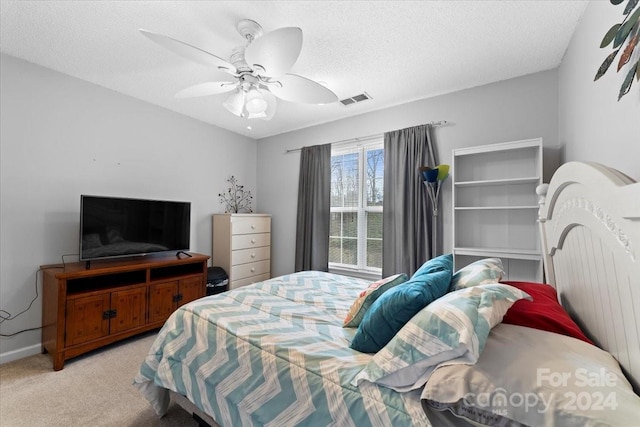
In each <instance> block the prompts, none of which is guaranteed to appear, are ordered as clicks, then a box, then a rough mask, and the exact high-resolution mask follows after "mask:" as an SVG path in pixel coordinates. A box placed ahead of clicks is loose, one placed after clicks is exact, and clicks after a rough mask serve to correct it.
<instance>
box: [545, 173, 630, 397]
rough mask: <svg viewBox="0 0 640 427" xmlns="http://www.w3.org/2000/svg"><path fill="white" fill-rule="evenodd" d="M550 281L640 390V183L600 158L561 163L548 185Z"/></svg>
mask: <svg viewBox="0 0 640 427" xmlns="http://www.w3.org/2000/svg"><path fill="white" fill-rule="evenodd" d="M538 193H539V194H540V195H542V196H543V198H542V199H541V204H540V212H539V220H540V227H541V231H542V233H541V235H542V249H543V254H544V255H543V256H544V264H545V276H546V282H547V283H550V284H551V285H553V286H555V287H556V289H557V291H558V295H559V298H560V302H561V303H562V305H563V306H564V307H565V309H566V310H567V311H568V312H569V314H570V315H571V317H573V319H574V320H575V321H576V322H577V323H578V324H579V325H580V326H581V327H582V328H583V330H584V331H585V333H586V334H587V335H588V336H589V337H590V338H592V339H593V341H594V342H596V343H597V344H598V346H600V347H601V348H603V349H605V350H607V351H608V352H610V353H611V354H612V355H613V356H614V357H615V358H616V359H617V360H618V362H619V363H620V365H621V366H622V368H623V370H624V371H625V374H626V376H627V378H628V379H629V381H630V382H631V383H632V385H633V387H634V389H635V391H636V393H639V391H640V183H636V182H635V181H634V180H632V179H631V178H629V177H627V176H626V175H624V174H622V173H620V172H619V171H617V170H614V169H611V168H608V167H606V166H603V165H600V164H597V163H580V162H569V163H566V164H564V165H562V166H561V167H560V168H558V170H557V171H556V173H555V174H554V175H553V178H552V179H551V182H550V183H549V186H548V189H547V192H546V197H545V195H544V194H541V193H544V191H543V189H540V190H539V191H538Z"/></svg>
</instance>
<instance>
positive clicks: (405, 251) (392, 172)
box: [382, 125, 436, 277]
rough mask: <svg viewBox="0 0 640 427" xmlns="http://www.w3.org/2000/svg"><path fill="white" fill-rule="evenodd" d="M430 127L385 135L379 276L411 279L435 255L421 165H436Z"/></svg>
mask: <svg viewBox="0 0 640 427" xmlns="http://www.w3.org/2000/svg"><path fill="white" fill-rule="evenodd" d="M430 130H431V126H430V125H421V126H416V127H411V128H407V129H400V130H396V131H393V132H387V133H385V134H384V202H383V217H382V240H383V242H384V245H383V249H382V277H387V276H390V275H392V274H396V273H407V274H408V275H409V276H411V275H412V274H413V273H415V271H416V270H417V269H418V268H420V266H421V265H422V264H423V263H424V262H425V261H427V260H429V259H431V256H432V255H431V254H432V253H434V251H433V249H432V248H431V229H432V224H431V217H432V215H431V210H430V206H429V201H428V195H427V190H426V188H425V186H424V184H423V179H422V176H421V174H420V170H419V168H420V166H429V167H434V166H436V159H435V155H434V147H433V144H432V142H431V135H430V133H431V132H430Z"/></svg>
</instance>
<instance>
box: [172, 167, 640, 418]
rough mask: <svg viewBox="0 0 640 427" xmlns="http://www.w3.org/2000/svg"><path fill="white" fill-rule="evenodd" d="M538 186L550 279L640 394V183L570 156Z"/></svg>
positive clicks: (182, 401) (196, 415) (567, 306)
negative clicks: (549, 179)
mask: <svg viewBox="0 0 640 427" xmlns="http://www.w3.org/2000/svg"><path fill="white" fill-rule="evenodd" d="M537 192H538V194H539V195H540V196H541V197H540V210H539V222H540V229H541V236H542V237H541V241H542V251H543V257H544V266H545V276H546V280H545V281H546V282H547V283H549V284H551V285H553V286H554V287H555V288H556V289H557V291H558V295H559V298H560V302H561V303H562V305H563V306H564V307H565V309H566V310H567V311H568V312H569V314H570V315H571V316H572V317H573V318H574V320H575V321H576V322H577V323H578V324H579V325H580V326H581V327H582V328H583V330H584V331H585V333H586V334H587V335H588V336H589V337H590V338H591V339H592V340H593V341H594V342H595V343H597V344H598V345H599V346H600V347H601V348H603V349H605V350H607V351H608V352H610V353H611V354H612V355H613V356H614V357H615V358H616V359H617V360H618V362H619V363H620V365H621V367H622V369H623V371H624V372H625V375H626V376H627V378H628V379H629V381H630V382H631V384H632V386H633V387H634V390H635V392H636V393H637V394H640V183H636V182H635V181H634V180H633V179H631V178H629V177H628V176H626V175H624V174H622V173H620V172H618V171H616V170H614V169H611V168H608V167H606V166H603V165H600V164H596V163H580V162H569V163H565V164H564V165H562V166H561V167H560V168H559V169H558V170H557V171H556V173H555V174H554V175H553V178H552V179H551V182H550V184H548V185H547V184H545V185H543V186H540V187H539V188H538V190H537ZM172 399H173V400H174V401H176V403H178V404H179V405H180V406H182V407H184V408H185V409H186V410H187V411H189V412H190V413H193V414H194V418H195V419H196V420H198V421H199V422H200V423H201V425H211V426H217V424H215V422H213V420H212V419H211V418H210V417H209V416H207V415H206V414H204V413H202V412H201V411H200V410H199V409H198V408H197V407H195V405H193V404H192V403H191V402H189V401H188V400H187V399H185V398H184V397H182V396H179V395H176V394H175V393H172Z"/></svg>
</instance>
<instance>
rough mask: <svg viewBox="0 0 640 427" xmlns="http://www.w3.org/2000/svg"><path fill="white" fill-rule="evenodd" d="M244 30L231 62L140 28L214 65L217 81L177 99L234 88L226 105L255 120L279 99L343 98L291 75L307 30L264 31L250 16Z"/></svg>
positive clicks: (191, 89) (269, 113) (318, 101)
mask: <svg viewBox="0 0 640 427" xmlns="http://www.w3.org/2000/svg"><path fill="white" fill-rule="evenodd" d="M236 28H237V29H238V32H239V33H240V34H241V35H242V36H243V37H244V38H245V39H246V41H247V43H246V44H245V45H242V46H238V47H236V48H235V49H234V50H233V52H232V53H231V56H230V58H229V61H226V60H224V59H222V58H220V57H218V56H216V55H214V54H212V53H209V52H207V51H205V50H202V49H200V48H198V47H195V46H192V45H190V44H188V43H185V42H182V41H180V40H176V39H174V38H171V37H168V36H165V35H162V34H157V33H154V32H151V31H147V30H144V29H140V30H139V31H140V33H142V34H143V35H145V36H146V37H148V38H149V39H151V40H152V41H153V42H155V43H157V44H159V45H160V46H162V47H164V48H166V49H169V50H170V51H172V52H174V53H176V54H178V55H181V56H183V57H185V58H187V59H190V60H193V61H196V62H198V63H200V64H203V65H206V66H210V67H213V68H214V73H213V78H214V79H215V80H216V81H211V82H206V83H200V84H197V85H195V86H190V87H188V88H186V89H183V90H181V91H180V92H178V93H177V94H176V97H177V98H193V97H200V96H209V95H217V94H222V93H227V92H232V93H231V94H230V95H229V96H228V97H227V98H226V99H225V100H224V102H223V103H222V105H223V106H224V107H225V108H226V109H227V110H229V111H230V112H231V113H233V114H235V115H236V116H239V117H247V118H249V119H263V120H270V119H271V118H272V117H273V115H274V114H275V112H276V104H277V102H276V97H278V98H280V99H282V100H285V101H290V102H296V103H303V104H329V103H331V102H335V101H337V100H338V97H337V96H336V94H335V93H333V92H332V91H331V90H330V89H328V88H326V87H325V86H323V85H321V84H320V83H317V82H315V81H313V80H310V79H307V78H305V77H302V76H298V75H296V74H290V73H287V71H288V70H289V69H290V68H291V67H292V66H293V64H295V62H296V61H297V59H298V56H299V55H300V51H301V50H302V30H301V29H300V28H298V27H285V28H280V29H277V30H274V31H271V32H269V33H266V34H264V32H263V30H262V27H261V26H260V24H258V23H257V22H255V21H252V20H250V19H243V20H241V21H240V22H239V23H238V25H237V27H236Z"/></svg>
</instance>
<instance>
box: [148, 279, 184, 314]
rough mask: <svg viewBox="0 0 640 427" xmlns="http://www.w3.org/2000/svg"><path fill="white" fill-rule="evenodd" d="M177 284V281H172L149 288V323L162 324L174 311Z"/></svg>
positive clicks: (155, 284)
mask: <svg viewBox="0 0 640 427" xmlns="http://www.w3.org/2000/svg"><path fill="white" fill-rule="evenodd" d="M178 284H179V281H178V280H172V281H171V282H163V283H154V284H152V285H151V286H150V287H149V323H156V322H164V321H165V320H167V319H168V318H169V316H170V315H171V313H173V312H174V311H175V309H176V307H177V304H176V301H175V296H176V295H177V294H178Z"/></svg>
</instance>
